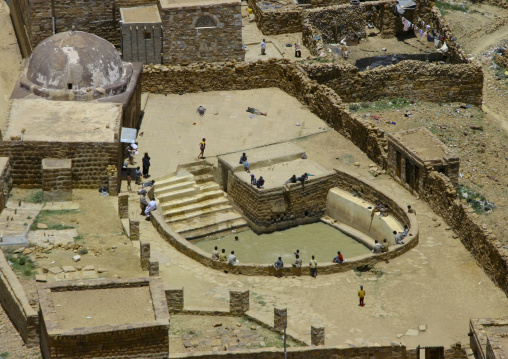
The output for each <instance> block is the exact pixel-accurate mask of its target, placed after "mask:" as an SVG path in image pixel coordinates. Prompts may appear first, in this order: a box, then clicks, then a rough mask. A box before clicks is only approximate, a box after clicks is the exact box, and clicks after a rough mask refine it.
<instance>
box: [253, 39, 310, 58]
mask: <svg viewBox="0 0 508 359" xmlns="http://www.w3.org/2000/svg"><path fill="white" fill-rule="evenodd" d="M287 46H289V47H291V44H289V45H287ZM258 47H260V48H261V55H266V40H265V39H263V41H261V43H260V44H259V45H258ZM295 57H302V49H301V46H300V44H299V43H297V42H295Z"/></svg>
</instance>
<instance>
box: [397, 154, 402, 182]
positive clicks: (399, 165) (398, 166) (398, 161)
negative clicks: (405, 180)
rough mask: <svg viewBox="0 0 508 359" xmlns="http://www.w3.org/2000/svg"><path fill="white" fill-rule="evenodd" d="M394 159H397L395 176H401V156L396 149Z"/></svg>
mask: <svg viewBox="0 0 508 359" xmlns="http://www.w3.org/2000/svg"><path fill="white" fill-rule="evenodd" d="M395 157H396V160H397V168H396V170H395V172H396V173H397V177H399V178H400V176H401V168H402V156H401V154H400V152H399V151H396V156H395Z"/></svg>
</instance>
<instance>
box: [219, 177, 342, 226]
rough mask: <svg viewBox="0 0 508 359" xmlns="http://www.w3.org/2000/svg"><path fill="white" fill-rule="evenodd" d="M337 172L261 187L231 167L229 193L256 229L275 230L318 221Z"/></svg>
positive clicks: (324, 209)
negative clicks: (303, 183)
mask: <svg viewBox="0 0 508 359" xmlns="http://www.w3.org/2000/svg"><path fill="white" fill-rule="evenodd" d="M336 182H337V174H335V173H331V174H327V175H324V176H320V177H317V178H310V179H309V181H308V182H307V183H306V184H305V185H304V186H302V185H301V184H300V183H294V184H289V188H290V189H289V191H283V188H282V184H281V187H279V188H274V189H258V188H256V187H254V186H251V185H250V183H247V182H245V181H243V180H241V179H240V178H238V176H237V175H236V174H235V173H234V172H231V171H228V182H227V183H228V188H227V193H228V196H229V198H231V199H232V200H233V201H234V202H235V204H236V205H238V207H240V209H241V210H242V211H243V213H244V215H245V216H246V217H247V218H246V219H247V221H248V223H249V226H250V227H251V228H252V229H253V230H254V231H255V232H256V233H265V232H273V231H275V230H283V229H287V228H290V227H294V226H297V225H299V224H303V223H311V222H317V221H318V220H319V218H321V217H322V216H323V215H324V214H325V211H326V199H327V194H328V190H329V189H330V188H333V187H335V184H336Z"/></svg>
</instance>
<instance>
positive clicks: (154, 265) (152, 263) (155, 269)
mask: <svg viewBox="0 0 508 359" xmlns="http://www.w3.org/2000/svg"><path fill="white" fill-rule="evenodd" d="M148 262H149V263H148V273H149V276H150V277H158V276H159V261H157V260H155V259H152V258H150V259H149V261H148Z"/></svg>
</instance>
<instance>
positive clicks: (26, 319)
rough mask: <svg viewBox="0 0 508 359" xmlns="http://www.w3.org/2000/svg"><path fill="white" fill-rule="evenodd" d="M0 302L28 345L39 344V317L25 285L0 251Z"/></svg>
mask: <svg viewBox="0 0 508 359" xmlns="http://www.w3.org/2000/svg"><path fill="white" fill-rule="evenodd" d="M0 304H1V305H2V308H3V309H4V310H5V312H6V313H7V315H8V316H9V318H10V320H11V321H12V323H13V324H14V326H15V327H16V329H17V330H18V331H19V334H20V335H21V338H22V339H23V341H24V342H25V344H26V346H27V347H35V346H37V345H39V334H38V331H37V330H38V327H39V318H38V316H37V312H36V311H35V310H34V309H33V308H32V307H31V306H30V304H29V303H28V299H27V297H26V294H25V290H24V289H23V286H22V285H21V283H20V282H19V280H18V278H17V277H16V274H15V273H14V272H13V271H12V269H11V267H10V266H9V264H8V263H7V260H6V259H5V257H4V253H3V252H2V251H0Z"/></svg>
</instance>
